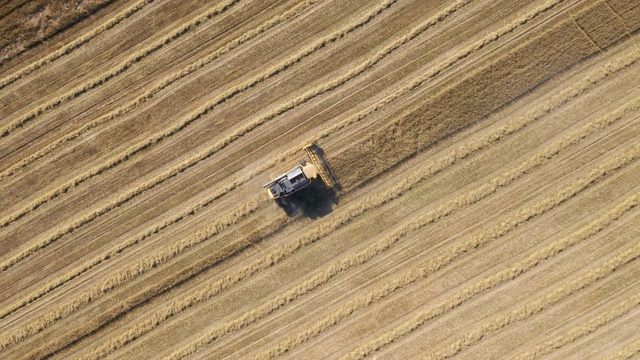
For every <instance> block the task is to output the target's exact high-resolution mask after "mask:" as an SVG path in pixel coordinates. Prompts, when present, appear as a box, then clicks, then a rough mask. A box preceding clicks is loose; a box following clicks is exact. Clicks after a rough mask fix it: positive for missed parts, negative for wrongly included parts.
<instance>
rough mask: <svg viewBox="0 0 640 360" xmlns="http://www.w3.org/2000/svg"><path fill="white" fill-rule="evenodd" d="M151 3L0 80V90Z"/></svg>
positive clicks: (132, 8)
mask: <svg viewBox="0 0 640 360" xmlns="http://www.w3.org/2000/svg"><path fill="white" fill-rule="evenodd" d="M150 3H151V1H148V0H141V1H138V2H137V3H135V4H134V5H132V6H130V7H128V8H127V9H125V10H123V11H122V12H120V13H119V14H117V15H116V16H114V17H112V18H111V19H109V20H107V21H106V22H105V23H103V24H102V25H100V26H98V27H96V28H93V29H92V30H91V31H89V32H88V33H86V34H84V35H82V36H81V37H79V38H77V39H75V40H73V41H72V42H70V43H68V44H67V45H65V46H63V47H61V48H60V49H58V50H56V51H54V52H52V53H49V54H48V55H47V56H45V57H44V58H42V59H40V60H38V61H36V62H33V63H31V64H29V65H27V66H25V67H23V68H22V69H20V70H18V71H17V72H15V73H13V74H11V75H9V76H7V77H6V78H4V79H2V80H0V90H2V89H3V88H5V87H6V86H8V85H10V84H12V83H14V82H15V81H17V80H19V79H20V78H22V77H24V76H27V75H29V74H31V73H33V72H34V71H36V70H38V69H41V68H42V67H44V66H46V65H49V64H51V63H53V62H54V61H56V60H58V59H59V58H61V57H63V56H65V55H68V54H71V53H72V52H73V51H74V50H77V49H78V48H80V47H81V46H82V45H84V44H86V43H88V42H89V41H91V40H92V39H93V38H95V37H96V36H98V35H100V34H102V33H103V32H105V31H107V30H109V29H111V28H113V27H114V26H116V25H118V24H119V23H121V22H122V21H124V20H126V19H127V18H129V17H130V16H132V15H133V14H135V13H137V12H138V11H140V10H142V8H144V7H145V6H146V5H147V4H150Z"/></svg>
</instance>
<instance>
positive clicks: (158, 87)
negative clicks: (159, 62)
mask: <svg viewBox="0 0 640 360" xmlns="http://www.w3.org/2000/svg"><path fill="white" fill-rule="evenodd" d="M319 1H321V0H308V1H305V2H301V3H299V4H297V5H296V6H294V7H293V8H291V9H289V10H287V11H285V12H284V13H282V14H279V15H277V16H275V17H273V18H271V19H269V20H268V21H266V22H265V23H263V24H261V25H260V26H259V27H257V28H254V29H251V30H250V31H248V32H246V33H244V34H243V35H242V36H240V38H238V39H235V40H233V41H231V42H229V43H228V44H226V45H225V46H223V47H222V48H220V49H219V50H216V51H215V52H213V53H212V54H210V55H208V56H206V57H204V58H203V59H200V60H197V61H195V62H193V63H191V64H190V65H189V66H186V67H184V68H182V69H180V70H179V71H176V72H174V73H172V74H171V75H169V76H168V77H166V78H165V79H163V80H162V81H160V82H158V83H156V84H155V85H153V87H152V88H151V89H149V90H147V91H145V92H144V93H143V94H142V95H140V96H138V97H137V98H136V99H135V100H134V101H132V102H130V103H127V104H126V105H123V106H120V107H118V108H117V109H115V110H112V111H111V112H109V113H107V114H105V115H103V116H100V117H99V118H98V119H96V120H94V121H91V122H89V123H87V124H85V125H83V126H82V127H81V128H79V129H77V130H74V131H72V132H70V133H68V134H65V136H64V137H62V138H59V139H57V140H56V141H54V142H52V143H50V144H49V145H47V146H45V147H44V148H42V149H40V150H38V151H36V152H34V153H32V154H30V155H29V156H27V157H26V158H24V159H22V160H20V161H19V162H17V163H16V164H14V165H12V166H10V167H9V168H7V169H6V170H4V171H3V172H2V173H0V180H2V179H4V178H6V177H8V176H11V175H13V174H14V173H15V172H16V171H17V170H19V169H21V168H24V167H26V166H28V165H29V164H31V163H32V162H34V161H36V160H38V159H40V158H42V157H44V156H46V155H47V154H49V153H51V152H52V151H54V150H56V149H57V148H59V147H61V146H63V145H65V144H66V143H68V142H70V141H72V140H74V139H76V138H78V137H80V136H82V135H84V134H86V133H87V132H89V131H91V130H93V129H95V128H97V127H99V126H101V125H103V124H106V123H108V122H111V121H113V120H115V119H117V118H119V117H121V116H123V115H126V114H128V113H129V112H131V111H133V110H134V109H136V108H137V107H138V106H140V105H142V104H144V103H146V102H148V101H149V100H151V99H153V98H154V97H155V96H156V95H158V94H159V93H160V92H161V91H162V90H164V89H166V88H167V87H168V86H170V85H171V84H173V83H175V82H176V81H178V80H180V79H183V78H185V77H186V76H188V75H190V74H192V73H194V72H195V71H197V70H199V69H201V68H203V67H205V66H206V65H208V64H210V63H211V62H213V61H214V60H216V59H218V58H219V57H220V56H222V55H224V54H226V53H229V52H231V51H232V50H234V49H236V48H238V47H239V46H240V45H242V44H244V43H246V42H248V41H249V40H252V39H254V38H256V37H258V36H259V35H261V34H263V33H265V32H266V31H268V30H270V29H271V28H273V27H275V26H277V25H280V24H283V23H285V22H287V21H289V20H291V19H293V18H295V17H297V16H298V15H300V14H301V13H302V12H304V11H306V9H308V8H309V7H310V6H312V5H315V4H316V3H318V2H319Z"/></svg>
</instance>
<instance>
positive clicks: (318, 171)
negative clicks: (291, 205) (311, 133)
mask: <svg viewBox="0 0 640 360" xmlns="http://www.w3.org/2000/svg"><path fill="white" fill-rule="evenodd" d="M303 149H304V150H305V152H306V153H307V155H309V158H310V160H311V163H309V162H307V161H305V160H302V161H300V165H298V166H296V167H294V168H293V169H291V170H290V171H289V172H287V173H285V174H282V175H280V176H278V177H277V178H275V179H274V180H272V181H270V182H268V183H266V184H264V185H262V187H263V188H266V189H267V193H268V194H269V197H271V198H272V199H279V198H281V197H286V196H289V195H292V194H294V193H296V192H297V191H299V190H302V189H304V188H306V187H307V186H309V185H311V184H312V183H313V182H314V181H316V179H317V178H318V176H319V177H320V178H321V179H322V181H323V182H324V184H325V185H326V186H327V188H330V187H332V186H333V181H332V180H331V178H330V177H329V172H328V168H327V166H326V163H325V162H324V161H322V162H321V161H320V158H319V154H318V153H316V151H315V145H313V144H312V145H307V146H305V147H304V148H303ZM323 160H324V159H323Z"/></svg>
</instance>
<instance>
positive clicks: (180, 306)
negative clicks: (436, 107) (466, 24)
mask: <svg viewBox="0 0 640 360" xmlns="http://www.w3.org/2000/svg"><path fill="white" fill-rule="evenodd" d="M631 59H632V58H628V57H623V58H622V59H620V60H621V61H619V62H618V61H616V62H615V64H616V67H609V68H608V70H606V71H603V70H601V69H598V70H597V71H596V72H595V73H596V74H597V75H599V76H596V74H590V75H589V76H587V77H585V79H584V84H582V85H583V86H584V87H589V86H590V85H591V84H593V83H595V82H597V81H599V79H602V78H604V77H605V76H607V75H606V74H609V73H610V72H611V71H615V69H616V68H618V67H621V68H624V67H626V65H624V64H628V63H629V61H630V60H631ZM578 84H581V83H580V82H579V83H578ZM583 91H584V88H582V87H581V86H577V87H576V88H571V89H567V90H566V91H564V92H562V94H563V95H565V96H558V97H553V100H552V103H553V104H555V106H559V105H561V104H564V103H565V102H566V101H568V99H569V98H572V97H573V96H576V95H577V94H579V93H581V92H583ZM542 108H543V109H544V110H543V113H545V112H548V111H550V110H551V108H552V107H551V106H544V107H542ZM624 112H625V111H624V110H623V111H622V113H624ZM530 116H531V118H528V117H524V118H523V119H518V121H514V122H513V123H511V124H509V125H511V126H514V127H515V129H517V128H521V127H522V126H523V124H526V123H527V120H528V121H532V118H533V119H535V118H537V117H538V116H541V115H539V114H536V113H532V114H530ZM611 123H612V122H611V119H609V120H607V119H605V120H601V123H600V122H597V123H596V124H589V125H587V126H585V128H583V129H582V130H583V131H581V132H578V133H577V134H574V138H575V139H578V140H580V139H583V138H584V137H586V136H588V135H587V134H588V133H589V132H590V131H593V129H596V128H598V126H602V125H603V124H611ZM587 129H590V130H587ZM498 131H500V132H507V133H509V132H510V131H511V130H509V126H506V128H502V129H499V130H498ZM502 137H504V134H502V135H500V136H497V134H495V133H493V134H489V135H488V136H487V137H486V138H484V139H481V140H480V141H477V142H471V143H468V144H466V146H463V147H462V148H461V149H458V150H457V151H454V152H453V154H450V155H449V157H448V158H445V159H441V160H440V161H437V162H435V163H434V164H432V165H431V166H427V167H426V168H425V170H424V171H423V172H419V173H417V174H415V175H412V176H409V177H407V178H406V179H405V180H404V181H403V182H401V183H399V184H398V185H396V186H395V187H393V188H392V189H391V190H389V191H386V192H384V193H377V194H375V195H374V196H372V197H370V198H367V199H365V200H363V201H361V202H359V203H356V204H354V205H352V206H350V207H349V208H348V209H347V210H346V211H345V213H346V214H344V215H340V216H339V217H337V218H334V219H333V220H332V222H330V223H329V224H328V225H327V224H323V225H319V226H316V227H315V228H313V229H312V230H311V235H308V236H305V237H303V238H301V239H299V240H298V241H296V242H294V243H290V244H288V245H287V246H285V247H283V248H281V249H279V250H278V251H277V252H275V253H272V254H269V255H267V256H265V257H264V258H262V259H260V260H258V261H256V262H254V263H252V264H250V265H248V266H246V267H244V268H242V269H240V270H238V271H236V272H234V274H232V275H229V276H227V277H225V279H223V280H221V281H218V282H215V283H212V284H209V285H207V286H206V288H203V289H200V290H199V291H198V292H197V293H196V294H193V295H191V296H188V297H185V298H184V299H182V300H181V301H176V302H174V303H173V304H172V305H171V306H170V307H169V308H168V309H163V310H160V311H158V312H157V313H156V314H154V315H153V316H152V317H150V318H149V319H147V320H145V322H144V323H140V324H137V325H135V326H133V327H132V328H130V329H129V330H127V331H126V332H125V333H123V334H122V335H121V336H119V337H117V338H116V339H113V340H112V341H110V342H109V343H107V344H105V345H104V346H101V347H98V348H97V349H95V351H94V354H106V353H110V352H111V351H113V350H114V349H116V348H118V347H121V346H123V345H124V344H126V343H129V342H131V341H133V340H135V339H136V338H138V337H139V336H141V335H143V334H145V333H147V332H148V331H151V330H152V329H153V328H155V327H157V326H159V325H160V323H161V322H163V321H165V320H167V319H168V318H170V317H173V316H174V315H176V314H177V313H179V312H181V311H183V310H185V309H187V308H189V307H191V306H193V305H194V304H197V303H199V302H202V301H205V300H206V299H209V298H211V297H213V296H215V295H216V294H218V293H219V292H221V291H222V290H224V289H226V288H228V287H230V286H232V285H234V284H236V283H238V282H240V281H242V280H244V279H246V278H248V277H250V276H252V275H253V274H255V273H257V272H259V271H261V270H263V269H265V268H267V267H270V266H273V265H274V264H276V263H278V262H280V261H282V260H283V259H285V258H286V257H288V256H289V255H291V254H292V253H294V252H295V251H297V250H298V249H300V248H301V247H303V246H306V245H308V244H310V243H313V242H315V241H317V240H318V239H320V238H322V237H323V236H326V234H328V233H330V232H332V231H335V230H336V229H337V228H339V227H341V226H342V225H344V224H346V223H348V222H349V221H351V220H352V219H354V218H356V217H357V216H359V215H361V214H363V213H364V212H366V211H367V210H369V209H371V208H374V207H378V206H381V205H382V204H385V203H386V202H389V201H391V200H392V199H394V198H396V197H398V196H400V195H401V194H402V193H404V192H406V191H407V190H409V189H411V188H412V187H413V186H415V185H416V184H417V183H419V182H421V181H422V180H424V179H425V178H427V177H428V176H430V175H433V174H434V173H437V172H439V171H441V170H442V169H443V168H446V167H448V166H451V165H452V164H453V163H455V162H457V161H458V160H459V159H461V158H464V157H466V156H467V155H468V154H469V152H472V151H477V150H478V149H480V148H483V147H486V146H487V142H492V141H497V140H498V139H500V138H502ZM552 156H553V155H548V153H544V155H543V156H540V157H539V159H546V158H550V157H552ZM267 166H269V165H267ZM100 356H102V355H100Z"/></svg>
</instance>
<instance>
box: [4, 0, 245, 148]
mask: <svg viewBox="0 0 640 360" xmlns="http://www.w3.org/2000/svg"><path fill="white" fill-rule="evenodd" d="M239 1H240V0H227V1H225V2H223V3H221V4H219V5H217V6H215V7H214V8H213V9H212V10H210V11H208V12H207V13H205V14H203V15H200V16H198V17H196V18H195V19H193V20H191V21H189V22H187V23H186V24H183V25H181V26H180V27H179V28H178V29H176V30H174V31H172V32H171V33H170V34H169V35H167V36H165V37H163V38H161V39H158V40H156V41H155V42H153V43H152V44H151V45H149V46H147V47H145V48H144V49H142V50H140V51H138V52H137V53H135V54H133V55H131V56H129V57H128V58H127V59H126V60H124V61H123V62H121V63H120V64H118V65H117V66H115V67H114V68H112V69H110V70H109V71H108V72H106V73H103V74H101V75H100V76H98V77H96V78H93V79H91V80H90V81H88V82H86V83H85V84H83V85H80V86H79V87H76V88H75V89H72V90H70V91H68V92H66V93H65V94H63V95H60V96H58V97H57V98H55V99H53V100H51V101H49V102H48V103H46V104H44V105H40V106H38V107H37V108H36V109H35V110H33V111H31V112H29V113H27V114H25V115H22V116H20V117H18V118H17V119H16V120H14V121H12V122H10V123H9V124H8V125H6V126H5V127H3V128H1V129H0V138H1V137H6V136H8V135H9V134H10V133H12V132H13V131H15V130H16V129H18V128H21V127H22V126H24V124H26V123H28V122H30V121H33V120H34V119H36V118H37V117H38V116H41V115H42V114H45V113H46V112H48V111H50V110H52V109H55V108H57V107H58V106H60V105H62V104H64V103H65V102H67V101H69V100H73V99H75V98H78V97H79V96H81V95H83V94H85V93H87V92H89V91H91V90H93V89H96V88H98V87H100V86H102V85H104V84H105V83H107V82H108V81H110V80H112V79H114V78H115V77H117V76H119V75H121V74H123V73H124V72H126V71H127V70H129V69H130V68H131V67H132V66H134V65H135V64H136V63H138V62H140V61H141V60H142V59H144V58H146V57H147V56H149V55H151V54H153V53H154V52H156V51H157V50H159V49H161V48H163V47H165V46H166V45H169V44H171V43H172V42H174V41H175V40H177V39H179V38H180V37H182V35H184V34H186V33H187V32H189V31H191V30H192V29H195V28H196V27H198V26H200V25H201V24H203V23H205V22H207V21H208V20H210V19H212V18H213V17H215V16H217V15H219V14H222V13H223V12H225V11H226V10H228V9H229V8H230V7H231V6H233V5H235V4H236V3H238V2H239Z"/></svg>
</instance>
